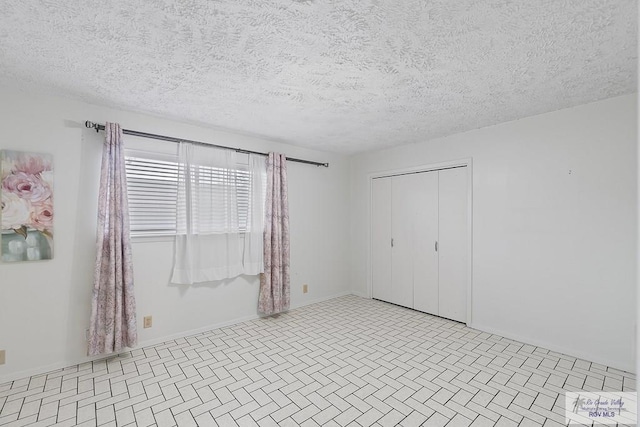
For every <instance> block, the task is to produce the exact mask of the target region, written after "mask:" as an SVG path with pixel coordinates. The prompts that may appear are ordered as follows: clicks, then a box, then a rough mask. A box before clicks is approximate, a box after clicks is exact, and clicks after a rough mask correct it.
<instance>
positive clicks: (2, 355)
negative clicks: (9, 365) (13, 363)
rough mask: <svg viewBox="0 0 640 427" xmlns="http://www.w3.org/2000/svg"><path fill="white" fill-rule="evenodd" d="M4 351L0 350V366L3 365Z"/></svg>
mask: <svg viewBox="0 0 640 427" xmlns="http://www.w3.org/2000/svg"><path fill="white" fill-rule="evenodd" d="M5 360H6V359H5V351H4V350H0V365H4V364H5Z"/></svg>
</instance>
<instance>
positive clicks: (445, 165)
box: [366, 157, 473, 327]
mask: <svg viewBox="0 0 640 427" xmlns="http://www.w3.org/2000/svg"><path fill="white" fill-rule="evenodd" d="M465 166H466V167H467V322H466V325H467V326H469V327H472V325H473V321H472V319H473V317H472V316H473V310H472V307H473V305H472V297H473V158H471V157H467V158H463V159H459V160H450V161H445V162H439V163H429V164H425V165H420V166H412V167H406V168H399V169H389V170H384V171H379V172H373V173H369V174H367V181H368V183H369V194H368V198H369V200H368V209H367V215H368V218H367V219H368V224H369V228H368V230H367V231H368V232H367V295H366V296H367V298H370V299H371V298H373V289H372V287H373V282H372V272H371V270H372V265H371V250H372V248H371V235H372V232H373V230H372V229H371V227H372V224H371V217H372V215H371V214H372V212H371V209H372V206H371V201H372V198H373V180H374V179H376V178H387V177H392V176H394V175H402V174H409V173H421V172H432V171H437V170H441V169H450V168H455V167H465Z"/></svg>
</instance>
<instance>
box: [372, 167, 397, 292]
mask: <svg viewBox="0 0 640 427" xmlns="http://www.w3.org/2000/svg"><path fill="white" fill-rule="evenodd" d="M391 207H392V205H391V179H374V180H373V182H372V188H371V230H372V233H371V267H372V268H371V285H372V292H373V297H374V298H376V299H380V300H383V301H391V300H392V298H393V296H392V295H393V292H392V282H391Z"/></svg>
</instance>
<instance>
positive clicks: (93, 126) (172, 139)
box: [84, 120, 329, 168]
mask: <svg viewBox="0 0 640 427" xmlns="http://www.w3.org/2000/svg"><path fill="white" fill-rule="evenodd" d="M84 125H85V127H87V128H89V129H95V130H96V132H99V131H101V130H104V125H101V124H99V123H93V122H90V121H89V120H87V121H86V122H84ZM122 133H124V134H125V135H132V136H139V137H142V138H151V139H158V140H160V141H169V142H188V143H189V144H195V145H203V146H206V147H216V148H224V149H225V150H233V151H235V152H236V153H244V154H257V155H260V156H268V155H269V154H268V153H261V152H259V151H251V150H244V149H242V148H233V147H227V146H224V145H217V144H209V143H206V142H200V141H192V140H190V139H183V138H175V137H173V136H166V135H156V134H153V133H147V132H139V131H137V130H130V129H122ZM287 160H288V161H290V162H297V163H304V164H307V165H314V166H324V167H325V168H328V167H329V163H320V162H312V161H311V160H304V159H296V158H293V157H287Z"/></svg>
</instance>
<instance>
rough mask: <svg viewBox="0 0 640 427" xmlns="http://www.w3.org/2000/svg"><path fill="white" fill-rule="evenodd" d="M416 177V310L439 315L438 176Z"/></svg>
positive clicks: (414, 188)
mask: <svg viewBox="0 0 640 427" xmlns="http://www.w3.org/2000/svg"><path fill="white" fill-rule="evenodd" d="M413 176H414V177H415V178H414V180H413V181H412V186H413V187H412V191H413V218H412V222H413V229H412V236H413V251H412V254H413V308H415V309H416V310H420V311H424V312H427V313H431V314H436V315H437V314H438V252H436V248H435V243H436V241H437V240H438V172H437V171H435V172H424V173H419V174H415V175H413Z"/></svg>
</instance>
